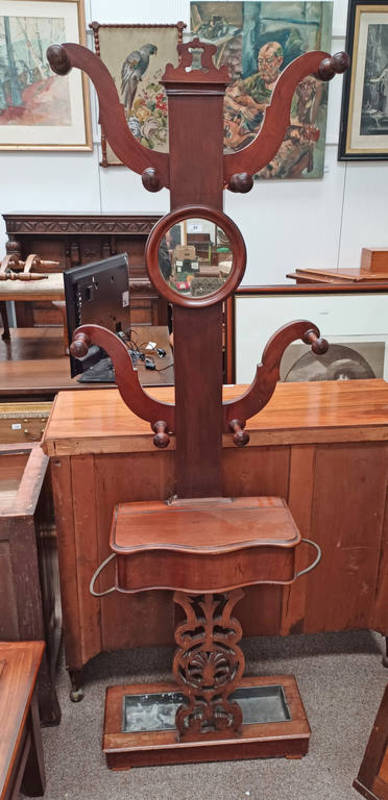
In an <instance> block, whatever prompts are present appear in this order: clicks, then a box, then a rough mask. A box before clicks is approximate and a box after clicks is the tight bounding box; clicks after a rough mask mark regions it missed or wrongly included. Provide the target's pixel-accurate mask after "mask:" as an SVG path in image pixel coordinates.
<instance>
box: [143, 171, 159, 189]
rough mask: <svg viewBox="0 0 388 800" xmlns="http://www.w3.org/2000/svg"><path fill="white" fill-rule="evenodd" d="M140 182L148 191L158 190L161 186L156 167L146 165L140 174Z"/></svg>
mask: <svg viewBox="0 0 388 800" xmlns="http://www.w3.org/2000/svg"><path fill="white" fill-rule="evenodd" d="M141 180H142V184H143V186H144V188H145V189H147V191H148V192H159V190H160V189H161V188H162V182H161V180H160V176H159V175H158V173H157V171H156V169H154V168H153V167H147V169H145V170H144V172H143V174H142V176H141Z"/></svg>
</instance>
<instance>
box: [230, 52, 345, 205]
mask: <svg viewBox="0 0 388 800" xmlns="http://www.w3.org/2000/svg"><path fill="white" fill-rule="evenodd" d="M348 66H349V57H348V56H347V54H346V53H336V54H335V55H334V56H330V55H329V53H324V52H322V51H319V50H317V51H314V52H311V53H304V55H302V56H299V58H296V59H295V61H292V62H291V64H289V65H288V67H286V69H285V70H283V72H282V73H281V75H280V76H279V78H278V80H277V82H276V84H275V88H274V90H273V93H272V97H271V103H270V105H269V106H267V108H266V110H265V113H264V120H263V124H262V127H261V129H260V131H259V133H258V134H257V136H256V138H255V139H254V140H253V142H251V144H249V145H248V146H247V147H244V148H243V149H242V150H240V151H238V152H236V153H229V154H227V155H224V182H225V184H226V185H227V187H228V188H229V189H231V190H232V191H237V192H241V191H242V192H246V191H249V189H250V188H251V187H252V183H253V182H252V175H254V174H255V173H256V172H258V171H259V170H260V169H262V168H263V167H265V166H266V164H269V162H270V161H272V159H273V158H274V156H275V155H276V153H277V151H278V150H279V147H280V145H281V143H282V141H283V139H284V135H285V133H286V130H287V128H288V126H289V124H290V110H291V102H292V97H293V94H294V92H295V89H296V87H297V85H298V83H299V82H300V81H301V80H303V78H305V77H306V76H307V75H314V76H315V77H317V78H319V79H320V80H324V81H327V80H330V79H331V78H332V77H333V76H334V75H335V74H336V73H341V72H345V70H346V69H347V67H348Z"/></svg>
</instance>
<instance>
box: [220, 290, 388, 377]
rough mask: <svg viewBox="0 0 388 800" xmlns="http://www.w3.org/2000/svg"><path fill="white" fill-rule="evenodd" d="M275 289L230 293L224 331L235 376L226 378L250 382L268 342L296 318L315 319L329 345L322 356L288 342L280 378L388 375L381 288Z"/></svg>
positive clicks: (386, 326)
mask: <svg viewBox="0 0 388 800" xmlns="http://www.w3.org/2000/svg"><path fill="white" fill-rule="evenodd" d="M273 288H275V287H273ZM276 288H278V290H279V291H278V292H277V293H271V292H270V289H271V287H268V289H266V291H265V293H264V292H263V287H256V288H255V287H253V286H252V287H242V288H241V287H240V288H239V289H238V290H237V292H236V294H235V295H234V299H233V308H232V309H230V311H229V314H228V317H229V320H230V322H229V320H228V318H227V332H226V333H227V337H226V338H227V342H229V349H230V350H231V351H232V352H231V354H230V357H231V360H232V361H233V364H232V365H231V366H232V369H231V374H230V375H229V376H228V377H229V380H230V378H232V377H233V378H234V379H233V380H232V381H230V382H233V383H244V384H245V383H250V381H251V380H252V378H253V376H254V374H255V369H256V365H257V363H258V362H260V359H261V355H262V353H263V350H264V348H265V345H266V344H267V341H268V340H269V339H270V337H271V336H272V334H273V333H274V332H275V331H276V330H277V329H278V328H281V327H282V325H285V324H286V323H287V322H290V320H295V319H311V320H313V321H314V322H316V323H317V324H318V326H319V328H320V331H321V334H322V336H324V338H325V339H327V340H328V342H329V344H330V347H329V350H328V351H327V353H326V354H325V355H324V356H315V354H313V353H311V348H310V347H309V346H308V345H303V344H302V343H300V342H297V343H292V344H290V345H289V346H288V347H287V349H286V350H285V352H284V355H283V358H282V361H281V365H280V380H282V381H287V382H290V381H317V380H318V381H321V380H350V379H354V378H356V379H363V378H366V379H370V378H383V379H384V380H387V379H388V321H387V319H386V313H385V312H384V309H386V307H387V296H388V295H387V292H386V291H385V290H381V291H380V290H379V291H376V290H374V291H373V290H368V291H365V290H364V291H363V290H362V289H359V288H355V289H354V290H353V289H352V291H342V292H341V289H340V288H339V289H338V292H330V293H329V292H327V291H326V292H325V291H320V287H317V290H316V292H311V291H307V292H306V291H302V287H300V289H301V291H297V287H292V290H293V291H292V292H289V291H288V289H289V288H290V287H288V286H285V287H284V289H285V291H284V293H282V292H281V289H280V288H279V287H276ZM282 288H283V287H282ZM298 288H299V287H298ZM309 288H310V287H309ZM230 317H231V318H232V319H230ZM257 319H260V331H259V332H256V331H257V326H256V325H255V320H257ZM228 323H229V324H228ZM230 323H231V324H230ZM230 327H232V330H230ZM228 329H229V330H228ZM252 331H255V333H254V334H252ZM231 340H233V343H232V341H231Z"/></svg>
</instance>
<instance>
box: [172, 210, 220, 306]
mask: <svg viewBox="0 0 388 800" xmlns="http://www.w3.org/2000/svg"><path fill="white" fill-rule="evenodd" d="M158 258H159V268H160V272H161V274H162V276H163V278H164V280H165V281H166V283H168V285H169V287H170V288H171V289H172V290H173V291H175V292H178V293H179V294H181V295H185V296H186V297H208V296H209V295H211V294H213V293H214V292H217V291H218V290H219V289H220V288H221V287H222V286H223V285H224V283H225V281H227V279H228V278H229V276H230V274H231V271H232V266H233V253H232V249H231V245H230V241H229V237H228V236H227V234H226V233H225V231H224V230H223V229H222V228H220V227H219V226H218V225H216V223H215V222H211V221H210V220H208V219H204V218H203V217H190V218H189V219H184V220H181V221H180V222H177V223H176V224H175V225H172V226H171V228H169V229H168V230H167V231H166V233H165V235H164V236H163V238H162V239H161V241H160V244H159V256H158Z"/></svg>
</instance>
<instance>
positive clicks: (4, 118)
mask: <svg viewBox="0 0 388 800" xmlns="http://www.w3.org/2000/svg"><path fill="white" fill-rule="evenodd" d="M66 41H71V42H78V43H80V44H85V43H86V28H85V16H84V7H83V3H82V0H0V150H59V151H60V150H69V151H72V150H74V151H78V150H92V148H93V144H92V133H91V120H90V104H89V88H88V83H87V79H86V76H85V75H83V74H82V73H81V72H80V71H79V70H72V71H71V73H70V74H69V75H66V76H65V77H63V76H59V75H55V74H54V73H53V72H52V71H51V69H50V66H49V64H48V61H47V57H46V50H47V47H48V46H49V45H51V44H61V43H62V42H66Z"/></svg>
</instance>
